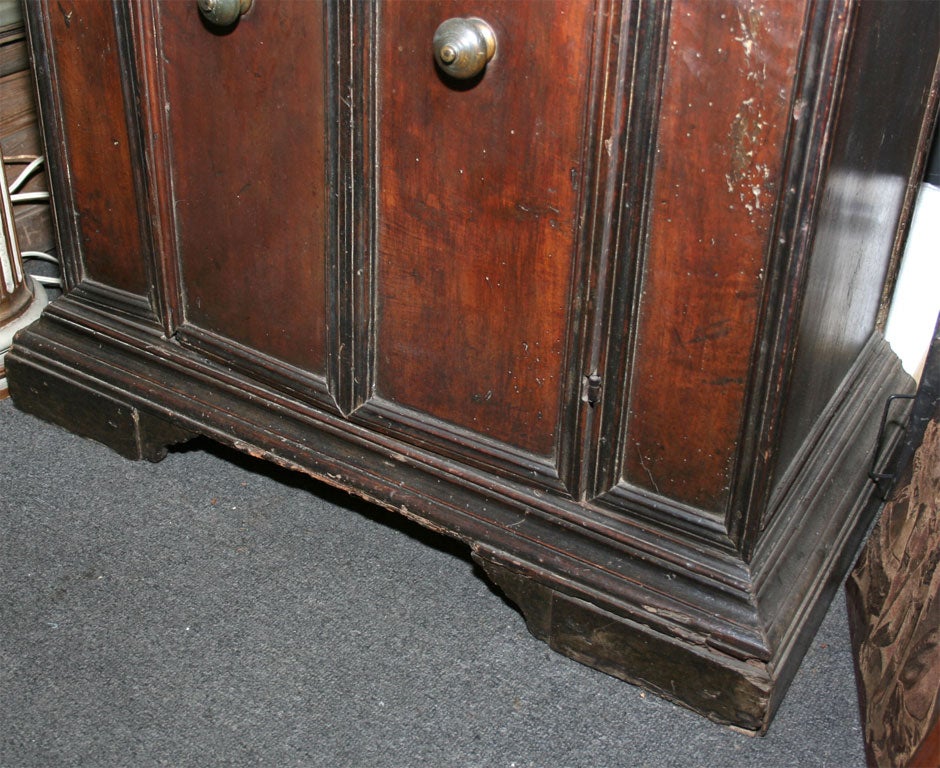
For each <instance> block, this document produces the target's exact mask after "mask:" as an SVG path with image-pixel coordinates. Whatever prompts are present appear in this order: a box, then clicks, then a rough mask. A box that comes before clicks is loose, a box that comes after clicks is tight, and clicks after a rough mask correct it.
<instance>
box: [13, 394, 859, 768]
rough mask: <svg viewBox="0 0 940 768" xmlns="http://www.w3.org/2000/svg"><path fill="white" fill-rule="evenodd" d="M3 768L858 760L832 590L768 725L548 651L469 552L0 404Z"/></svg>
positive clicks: (370, 515)
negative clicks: (708, 714)
mask: <svg viewBox="0 0 940 768" xmlns="http://www.w3.org/2000/svg"><path fill="white" fill-rule="evenodd" d="M0 446H2V450H3V456H2V464H0V569H2V580H0V725H2V728H0V766H3V768H26V767H27V766H29V767H33V766H35V767H36V768H58V767H60V766H61V767H69V768H74V767H76V766H108V767H110V766H128V767H129V768H146V767H148V766H173V767H174V768H184V767H188V766H193V767H198V768H209V767H210V766H272V768H286V767H287V766H324V767H327V766H328V767H329V768H346V767H347V766H348V767H349V768H368V767H370V766H383V767H384V766H388V767H389V768H409V767H410V766H429V767H430V768H449V767H451V766H454V767H455V768H471V767H473V766H481V767H483V766H485V767H487V768H489V767H490V766H493V767H502V768H532V767H536V766H538V767H539V768H565V767H569V768H576V767H577V768H581V767H583V768H604V767H605V766H610V767H613V766H624V767H627V768H640V767H642V766H648V767H649V768H654V767H658V766H663V767H665V766H670V767H672V768H687V767H690V768H691V767H696V766H698V767H701V768H712V767H715V768H735V767H737V766H754V767H755V768H758V767H759V768H773V767H774V766H793V767H794V768H796V767H797V766H798V767H799V768H813V767H814V766H824V767H825V768H853V767H855V766H858V767H859V768H861V766H863V765H864V747H863V742H862V736H861V728H860V725H859V716H858V705H857V701H856V693H855V681H854V678H853V666H852V656H851V648H850V642H849V636H848V628H847V623H846V617H845V604H844V600H843V598H842V597H841V591H840V596H839V597H838V599H837V601H836V602H835V603H834V604H833V607H832V608H831V609H830V611H829V613H828V615H827V617H826V620H825V622H824V624H823V626H822V628H821V630H820V632H819V633H818V635H817V637H816V638H815V640H814V642H813V643H812V645H811V647H810V650H809V653H808V655H807V657H806V658H805V660H804V662H803V665H802V667H801V668H800V671H799V673H798V675H797V677H796V679H795V680H794V682H793V684H792V686H791V688H790V692H789V694H788V696H787V698H786V700H785V701H784V703H783V705H782V707H781V708H780V711H779V713H778V715H777V718H776V720H775V721H774V723H773V724H772V725H771V728H770V732H769V734H768V735H767V736H766V737H763V738H754V737H748V736H744V735H741V734H738V733H735V732H734V731H732V730H730V729H728V728H725V727H722V726H719V725H715V724H713V723H710V722H709V721H707V720H705V719H704V718H701V717H700V716H698V715H695V714H693V713H691V712H689V711H686V710H684V709H682V708H679V707H676V706H674V705H672V704H669V703H668V702H665V701H663V700H661V699H659V698H657V697H655V696H653V695H652V694H646V693H644V692H642V691H641V690H640V689H639V688H636V687H633V686H631V685H628V684H626V683H623V682H620V681H618V680H615V679H614V678H611V677H608V676H606V675H604V674H602V673H600V672H596V671H594V670H592V669H589V668H587V667H584V666H581V665H580V664H577V663H575V662H574V661H571V660H569V659H567V658H564V657H563V656H560V655H558V654H556V653H553V652H552V651H550V650H549V649H548V648H547V646H545V645H544V644H542V643H540V642H539V641H537V640H535V639H534V638H533V637H531V636H530V635H529V633H528V632H527V631H526V629H525V625H524V622H523V620H522V617H521V616H520V615H519V614H518V613H517V612H516V611H515V610H514V609H513V608H512V607H511V605H509V604H508V603H507V602H505V601H504V600H503V599H502V598H501V597H500V596H499V594H498V593H497V592H496V591H494V589H492V588H491V587H490V586H489V585H488V583H487V582H486V581H485V580H484V579H483V578H482V576H481V575H480V573H479V572H478V570H477V569H476V568H475V567H474V565H473V563H472V562H471V561H470V559H469V555H468V553H467V552H466V551H465V550H464V548H463V547H462V546H461V545H459V544H457V543H453V542H451V541H450V540H448V539H445V538H442V537H439V536H437V535H435V534H432V533H430V532H427V531H425V530H424V529H422V528H420V527H418V526H416V525H414V524H412V523H409V522H407V521H404V520H402V519H400V518H398V517H396V516H394V515H391V514H389V513H386V512H384V511H382V510H380V509H377V508H375V507H371V506H368V505H366V504H363V503H360V502H358V501H356V500H354V499H351V498H349V497H347V496H345V495H343V494H341V493H338V492H335V491H333V490H331V489H329V488H326V487H325V486H322V485H320V484H318V483H316V482H314V481H312V480H309V479H308V478H306V477H304V476H302V475H298V474H294V473H290V472H287V471H283V470H279V469H277V468H273V467H270V466H268V465H266V464H264V463H262V462H258V461H255V460H254V459H251V458H249V457H246V456H242V455H240V454H237V453H234V452H231V451H228V450H226V449H223V448H221V447H216V446H214V445H213V444H211V443H208V442H202V441H196V442H195V443H192V444H189V445H188V446H183V447H182V448H180V449H177V450H175V451H173V452H171V454H170V455H169V456H168V457H167V458H166V459H165V460H164V461H163V462H161V463H159V464H149V463H146V462H140V463H135V462H130V461H126V460H124V459H122V458H120V457H119V456H117V455H116V454H114V453H112V452H111V451H110V450H108V449H107V448H105V447H103V446H101V445H98V444H96V443H92V442H89V441H87V440H83V439H81V438H77V437H75V436H73V435H71V434H69V433H67V432H65V431H63V430H60V429H58V428H56V427H53V426H50V425H47V424H44V423H42V422H40V421H38V420H36V419H34V418H32V417H30V416H27V415H25V414H22V413H20V412H18V411H17V410H16V409H15V408H14V407H13V405H12V404H11V403H10V401H9V400H7V401H4V402H0Z"/></svg>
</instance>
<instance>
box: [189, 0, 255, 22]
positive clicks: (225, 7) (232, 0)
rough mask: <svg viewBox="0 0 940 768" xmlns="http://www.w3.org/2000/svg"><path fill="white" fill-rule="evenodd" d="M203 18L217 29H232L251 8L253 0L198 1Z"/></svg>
mask: <svg viewBox="0 0 940 768" xmlns="http://www.w3.org/2000/svg"><path fill="white" fill-rule="evenodd" d="M196 4H197V5H198V6H199V13H201V14H202V18H204V19H205V20H206V21H208V22H209V23H210V24H215V26H217V27H230V26H232V24H234V23H235V22H236V21H238V19H239V18H240V17H241V16H242V15H243V14H245V13H247V12H248V9H249V8H251V0H196Z"/></svg>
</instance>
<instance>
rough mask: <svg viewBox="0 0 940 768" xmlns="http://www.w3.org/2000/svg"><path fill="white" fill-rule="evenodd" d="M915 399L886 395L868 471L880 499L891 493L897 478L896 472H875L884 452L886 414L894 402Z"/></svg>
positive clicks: (913, 396) (907, 396) (886, 424)
mask: <svg viewBox="0 0 940 768" xmlns="http://www.w3.org/2000/svg"><path fill="white" fill-rule="evenodd" d="M915 397H916V395H897V394H895V395H888V397H887V398H886V399H885V407H884V409H882V411H881V424H880V425H879V426H878V437H877V438H876V440H875V453H874V455H873V456H872V458H871V471H869V473H868V476H869V477H870V478H871V479H872V481H873V482H874V483H875V485H876V486H877V488H878V493H879V495H880V496H881V498H882V499H887V497H888V494H889V493H890V492H891V488H892V487H893V485H894V481H895V480H897V476H898V473H897V471H894V472H878V471H877V469H878V459H880V458H881V453H882V451H883V450H884V441H885V430H886V428H887V426H888V414H889V413H890V411H891V404H892V403H893V402H894V401H895V400H913V399H914V398H915Z"/></svg>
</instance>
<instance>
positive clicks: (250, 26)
mask: <svg viewBox="0 0 940 768" xmlns="http://www.w3.org/2000/svg"><path fill="white" fill-rule="evenodd" d="M159 18H160V25H161V30H160V31H161V39H162V44H163V55H164V71H165V77H166V93H167V100H168V104H167V106H166V108H167V110H168V113H169V127H170V145H171V154H172V160H171V163H172V171H173V184H174V188H173V191H174V198H175V199H174V204H175V216H176V230H177V236H178V250H179V258H180V262H181V265H182V270H181V271H182V278H183V289H184V302H185V315H186V320H187V321H188V322H189V323H192V324H193V325H195V326H197V327H199V328H201V329H203V330H206V331H209V332H211V333H213V334H217V335H218V336H222V337H225V338H227V339H231V340H233V341H235V342H237V343H238V344H241V345H244V346H245V347H248V348H250V349H254V350H258V351H260V352H262V353H264V354H266V355H270V356H271V357H274V358H277V359H278V360H282V361H285V362H287V363H289V364H291V365H293V366H296V367H298V368H300V369H302V370H305V371H311V372H314V373H323V372H324V370H325V366H326V363H325V360H326V351H325V350H326V318H327V310H326V289H325V281H326V277H325V262H324V259H325V250H326V247H325V240H326V235H327V232H328V224H327V218H328V217H327V215H326V207H327V206H326V200H327V196H328V194H329V191H328V190H327V188H326V170H325V154H326V149H325V147H326V131H325V115H324V111H325V106H324V105H325V94H326V84H325V80H324V78H325V72H324V60H325V58H326V56H325V50H326V45H325V40H324V23H323V5H322V3H318V2H305V3H285V4H278V3H261V2H256V3H254V4H253V6H252V8H251V10H250V12H249V13H248V14H246V15H245V16H244V17H243V18H242V19H241V20H240V21H239V22H238V23H237V24H236V25H234V27H232V28H230V29H228V30H226V31H220V30H219V29H217V28H214V27H212V26H211V25H210V24H208V23H207V22H205V21H203V20H202V18H201V17H200V15H199V12H198V10H197V6H196V3H195V2H192V3H190V2H186V3H181V2H173V3H165V4H162V5H161V6H160V14H159Z"/></svg>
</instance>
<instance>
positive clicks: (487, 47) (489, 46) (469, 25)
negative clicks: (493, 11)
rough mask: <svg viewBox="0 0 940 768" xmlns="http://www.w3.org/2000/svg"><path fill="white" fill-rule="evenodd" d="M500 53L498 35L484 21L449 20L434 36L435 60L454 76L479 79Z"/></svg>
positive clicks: (471, 19)
mask: <svg viewBox="0 0 940 768" xmlns="http://www.w3.org/2000/svg"><path fill="white" fill-rule="evenodd" d="M494 53H496V35H495V34H494V33H493V28H492V27H491V26H490V25H489V24H487V23H486V22H485V21H483V19H474V18H470V19H448V20H447V21H445V22H444V23H443V24H441V25H440V26H439V27H438V28H437V31H436V32H435V33H434V61H435V62H437V66H438V67H439V68H440V70H441V71H442V72H444V73H446V74H448V75H450V76H451V77H456V78H458V79H460V80H466V79H468V78H471V77H475V76H476V75H478V74H480V73H481V72H482V71H483V68H484V67H486V62H488V61H489V60H490V59H492V58H493V54H494Z"/></svg>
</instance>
